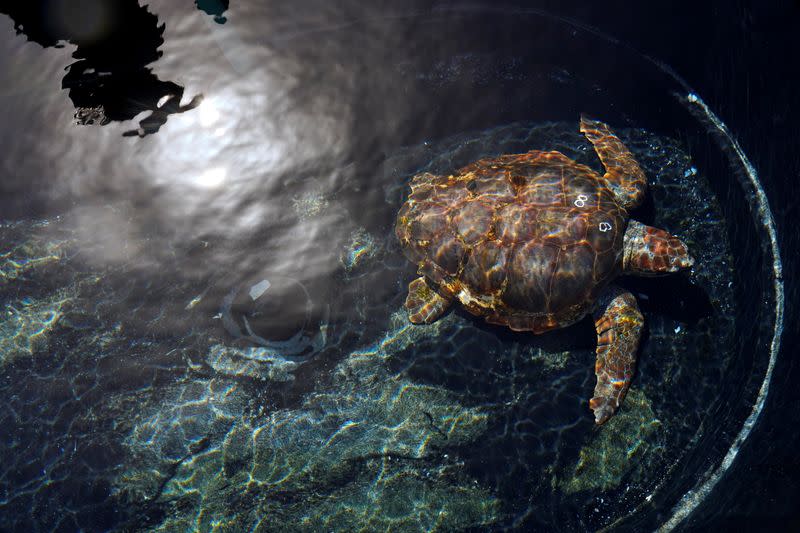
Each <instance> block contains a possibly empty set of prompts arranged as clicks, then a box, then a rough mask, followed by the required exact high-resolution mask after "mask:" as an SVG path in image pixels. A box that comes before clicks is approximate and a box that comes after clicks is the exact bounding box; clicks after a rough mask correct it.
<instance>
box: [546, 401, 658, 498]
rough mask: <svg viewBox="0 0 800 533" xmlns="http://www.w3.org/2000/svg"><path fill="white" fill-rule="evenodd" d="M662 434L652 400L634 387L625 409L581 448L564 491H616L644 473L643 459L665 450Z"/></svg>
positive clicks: (566, 480) (567, 476) (562, 484)
mask: <svg viewBox="0 0 800 533" xmlns="http://www.w3.org/2000/svg"><path fill="white" fill-rule="evenodd" d="M663 433H664V428H663V425H662V423H661V421H660V420H658V419H657V418H656V416H655V414H654V413H653V410H652V408H651V406H650V400H649V399H648V398H647V396H645V394H644V393H643V392H642V391H641V390H639V389H633V388H631V390H630V392H629V393H628V395H627V397H626V398H625V407H624V408H623V409H621V410H620V411H619V413H617V415H616V416H615V417H613V418H612V419H611V420H609V421H608V423H607V424H606V425H605V426H603V429H602V431H599V432H597V433H595V435H593V436H592V438H591V439H590V440H589V442H588V443H587V444H586V445H585V446H584V447H583V448H582V449H581V451H580V455H579V457H578V461H577V463H576V464H575V466H574V467H573V468H572V469H571V470H568V471H567V472H566V477H565V479H563V480H561V481H560V483H559V485H560V486H561V489H562V490H563V491H564V492H567V493H572V492H580V491H584V490H593V491H596V490H602V491H605V490H609V489H613V488H616V487H617V486H618V485H619V484H620V482H621V481H622V479H623V477H625V476H626V475H627V474H631V475H634V476H637V475H641V474H643V473H644V471H645V470H646V469H647V468H648V464H649V463H648V462H646V461H643V460H642V459H643V457H645V456H647V455H650V454H652V452H654V451H656V450H658V449H659V448H661V447H663V445H664V442H663V437H664V435H663Z"/></svg>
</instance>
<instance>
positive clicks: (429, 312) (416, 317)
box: [405, 277, 450, 324]
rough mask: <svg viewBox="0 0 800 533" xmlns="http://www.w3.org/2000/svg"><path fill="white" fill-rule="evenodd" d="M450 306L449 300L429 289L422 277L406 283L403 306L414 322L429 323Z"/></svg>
mask: <svg viewBox="0 0 800 533" xmlns="http://www.w3.org/2000/svg"><path fill="white" fill-rule="evenodd" d="M448 307H450V300H448V299H447V298H444V297H443V296H441V295H440V294H439V293H437V292H436V291H434V290H433V289H431V288H430V287H429V286H428V284H427V283H426V282H425V278H424V277H419V278H417V279H415V280H414V281H412V282H411V283H409V284H408V296H407V297H406V303H405V308H406V310H407V311H408V319H409V320H410V321H411V322H412V323H414V324H430V323H431V322H433V321H434V320H436V319H437V318H439V317H440V316H442V313H444V312H445V311H446V310H447V308H448Z"/></svg>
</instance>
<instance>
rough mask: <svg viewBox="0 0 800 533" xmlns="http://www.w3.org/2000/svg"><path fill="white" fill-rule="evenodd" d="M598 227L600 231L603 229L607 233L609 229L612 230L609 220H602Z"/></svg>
mask: <svg viewBox="0 0 800 533" xmlns="http://www.w3.org/2000/svg"><path fill="white" fill-rule="evenodd" d="M597 227H598V229H599V230H600V231H602V232H603V233H605V232H607V231H608V230H610V229H611V224H609V223H608V222H601V223H600V225H599V226H597Z"/></svg>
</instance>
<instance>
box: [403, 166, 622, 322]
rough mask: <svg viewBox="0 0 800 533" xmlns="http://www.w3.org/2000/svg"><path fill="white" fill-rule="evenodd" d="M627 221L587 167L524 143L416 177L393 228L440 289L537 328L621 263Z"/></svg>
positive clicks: (578, 309)
mask: <svg viewBox="0 0 800 533" xmlns="http://www.w3.org/2000/svg"><path fill="white" fill-rule="evenodd" d="M627 221H628V215H627V212H626V211H625V209H624V208H622V207H621V206H620V205H618V204H617V202H616V201H615V198H614V195H613V193H612V192H611V190H609V189H608V188H607V187H606V186H605V185H604V182H603V180H602V178H601V177H600V176H599V175H598V174H597V173H596V172H594V171H593V170H592V169H591V168H589V167H587V166H585V165H581V164H578V163H576V162H575V161H573V160H571V159H569V158H568V157H566V156H565V155H563V154H561V153H560V152H540V151H531V152H528V153H525V154H517V155H503V156H500V157H497V158H487V159H481V160H480V161H477V162H475V163H472V164H471V165H469V166H467V167H464V168H462V169H461V170H459V171H458V172H457V173H456V174H454V175H451V176H436V175H433V174H428V173H423V174H419V175H417V176H415V177H414V179H413V180H412V182H411V194H410V195H409V197H408V199H407V200H406V202H405V204H404V205H403V207H402V208H401V209H400V212H399V214H398V218H397V225H396V233H397V236H398V238H399V239H400V243H401V244H402V246H403V249H404V252H405V254H406V256H407V257H408V258H409V259H410V260H411V261H413V262H415V263H416V264H417V265H418V272H419V274H421V275H423V276H425V277H426V278H427V280H428V281H429V283H430V284H431V286H432V287H434V288H435V289H436V290H437V291H438V292H439V293H440V294H441V295H442V296H444V297H447V298H456V299H458V300H459V301H460V302H461V303H462V304H463V305H464V307H465V308H466V309H467V310H468V311H470V312H471V313H473V314H475V315H479V316H484V317H485V318H486V320H487V321H488V322H491V323H494V324H501V325H506V326H509V327H510V328H511V329H514V330H517V331H534V332H543V331H547V330H550V329H554V328H558V327H563V326H566V325H569V324H571V323H573V322H576V321H577V320H579V319H580V318H582V317H583V316H584V315H585V314H586V312H587V311H588V310H589V309H590V308H591V305H592V303H593V302H594V300H595V299H596V298H597V296H598V294H599V293H600V291H601V290H602V289H603V288H604V287H605V286H606V285H607V284H608V282H609V281H610V280H611V279H613V278H614V277H615V276H616V275H617V274H618V273H619V272H620V269H621V255H622V243H623V235H624V233H625V228H626V225H627Z"/></svg>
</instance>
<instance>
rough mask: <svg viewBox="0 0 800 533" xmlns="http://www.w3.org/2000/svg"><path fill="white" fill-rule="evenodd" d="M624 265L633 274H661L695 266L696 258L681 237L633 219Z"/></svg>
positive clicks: (626, 234) (626, 240)
mask: <svg viewBox="0 0 800 533" xmlns="http://www.w3.org/2000/svg"><path fill="white" fill-rule="evenodd" d="M623 249H624V250H623V255H622V268H623V270H624V271H625V272H627V273H630V274H638V275H641V276H658V275H661V274H671V273H673V272H678V271H680V270H685V269H688V268H691V267H692V266H693V265H694V259H693V258H692V256H691V255H689V249H688V248H687V246H686V245H685V244H684V243H683V241H681V240H680V239H679V238H678V237H676V236H674V235H672V234H670V233H669V232H668V231H665V230H663V229H659V228H654V227H651V226H646V225H644V224H642V223H641V222H637V221H635V220H631V221H630V222H629V223H628V229H627V230H626V231H625V239H624V242H623Z"/></svg>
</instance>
